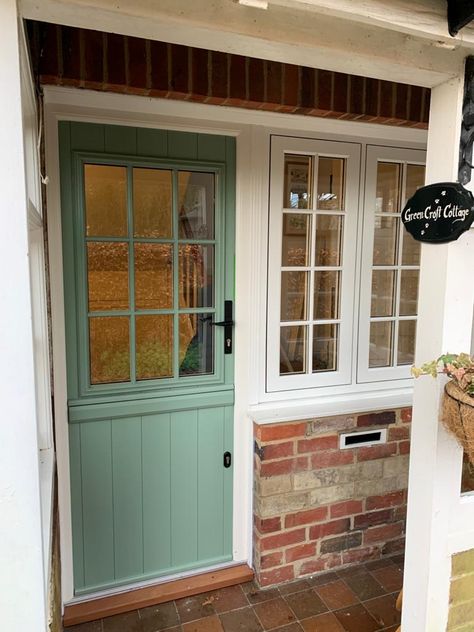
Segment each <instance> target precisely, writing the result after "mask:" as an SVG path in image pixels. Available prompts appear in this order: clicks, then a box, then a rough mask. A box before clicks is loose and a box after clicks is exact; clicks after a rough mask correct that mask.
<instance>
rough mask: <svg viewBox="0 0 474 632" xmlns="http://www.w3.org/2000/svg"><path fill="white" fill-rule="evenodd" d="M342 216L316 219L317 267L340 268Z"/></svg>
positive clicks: (326, 216) (324, 216)
mask: <svg viewBox="0 0 474 632" xmlns="http://www.w3.org/2000/svg"><path fill="white" fill-rule="evenodd" d="M342 223H343V218H342V217H341V216H340V215H318V216H317V219H316V257H315V260H316V265H317V266H339V265H341V259H342V256H341V255H342Z"/></svg>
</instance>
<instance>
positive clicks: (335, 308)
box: [314, 270, 341, 320]
mask: <svg viewBox="0 0 474 632" xmlns="http://www.w3.org/2000/svg"><path fill="white" fill-rule="evenodd" d="M340 274H341V273H340V272H339V271H337V270H330V271H328V272H323V271H319V272H315V273H314V319H315V320H325V319H333V318H339V282H340Z"/></svg>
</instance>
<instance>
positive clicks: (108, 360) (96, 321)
mask: <svg viewBox="0 0 474 632" xmlns="http://www.w3.org/2000/svg"><path fill="white" fill-rule="evenodd" d="M129 329H130V328H129V318H128V316H112V317H109V316H104V317H102V316H100V317H96V318H89V353H90V378H91V384H105V383H110V382H128V381H129V380H130V334H129Z"/></svg>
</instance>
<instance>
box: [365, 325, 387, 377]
mask: <svg viewBox="0 0 474 632" xmlns="http://www.w3.org/2000/svg"><path fill="white" fill-rule="evenodd" d="M392 327H393V322H392V321H388V322H387V321H386V322H383V321H382V322H375V323H370V347H369V367H370V368H375V367H383V366H391V364H392Z"/></svg>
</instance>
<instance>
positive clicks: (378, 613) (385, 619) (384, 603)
mask: <svg viewBox="0 0 474 632" xmlns="http://www.w3.org/2000/svg"><path fill="white" fill-rule="evenodd" d="M396 601H397V593H393V594H392V595H384V596H383V597H376V598H375V599H370V600H369V601H364V604H363V605H364V608H365V609H366V610H368V612H369V613H370V614H371V615H372V616H373V618H374V619H375V620H376V621H377V623H378V624H379V625H380V626H381V627H382V628H386V627H388V626H391V625H395V624H398V625H400V621H401V614H400V612H398V611H397V610H396V609H395V603H396Z"/></svg>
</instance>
